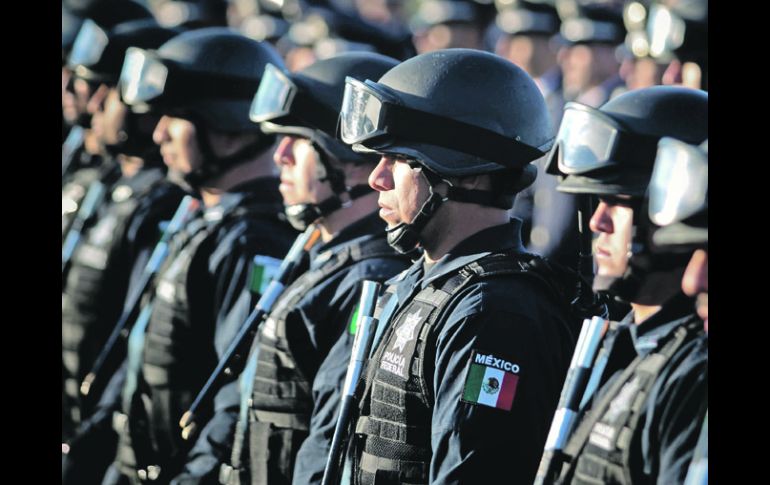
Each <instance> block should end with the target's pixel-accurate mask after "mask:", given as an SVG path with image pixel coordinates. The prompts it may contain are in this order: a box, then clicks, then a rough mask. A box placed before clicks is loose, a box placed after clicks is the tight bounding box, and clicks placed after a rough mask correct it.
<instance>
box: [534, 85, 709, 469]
mask: <svg viewBox="0 0 770 485" xmlns="http://www.w3.org/2000/svg"><path fill="white" fill-rule="evenodd" d="M587 134H588V135H590V136H587ZM707 134H708V96H707V95H706V93H704V92H702V91H697V90H692V89H687V88H675V87H665V86H656V87H650V88H645V89H640V90H636V91H630V92H628V93H625V94H623V95H620V96H618V97H617V98H615V99H613V100H612V101H609V102H607V103H606V104H604V105H603V106H602V107H601V108H600V109H598V110H595V109H592V108H590V107H587V106H584V105H579V104H568V105H567V107H566V109H565V113H564V117H563V119H562V123H561V127H560V129H559V134H558V135H557V140H556V144H555V148H554V149H553V151H552V153H551V162H550V165H549V168H550V169H551V170H554V171H556V170H558V171H559V172H560V173H561V174H563V175H566V178H565V179H564V180H563V182H562V183H561V184H560V186H559V190H564V191H567V192H572V193H582V194H595V195H598V197H599V201H600V202H599V204H598V206H597V208H596V211H595V212H594V214H593V217H592V218H591V223H590V226H591V230H592V231H593V232H594V233H597V234H598V237H597V239H596V247H595V257H596V264H597V266H598V271H597V275H596V277H595V279H594V289H595V290H598V291H607V292H609V294H610V295H612V296H614V297H616V298H620V299H622V300H624V301H627V302H629V303H630V304H631V308H632V311H631V312H630V313H629V314H628V315H627V316H626V317H625V318H624V319H623V320H622V321H621V322H619V323H611V324H610V331H608V333H607V335H606V336H605V338H604V341H603V343H602V347H601V349H600V350H599V354H598V356H597V359H596V364H595V365H594V368H593V371H592V375H591V378H590V379H589V385H588V390H587V391H586V393H587V394H588V395H589V396H591V400H590V401H588V403H587V405H586V406H585V407H584V408H583V409H582V410H581V417H580V418H579V419H580V422H579V424H578V425H577V427H576V428H575V431H574V432H573V434H572V436H571V437H570V438H569V441H568V442H567V446H566V449H565V454H566V456H567V460H566V464H565V465H564V466H563V467H562V469H561V471H560V474H559V476H558V478H557V479H556V482H557V483H597V482H603V483H649V482H655V483H680V482H681V481H682V480H683V479H684V475H685V473H686V471H687V464H688V462H689V458H690V456H691V455H692V450H693V448H694V447H695V442H696V439H697V437H698V433H699V431H700V429H699V428H700V420H699V419H697V418H696V419H693V417H694V416H703V413H704V412H705V407H706V406H707V401H708V397H707V391H706V381H707V376H708V374H707V349H708V347H707V342H704V339H705V335H704V333H703V328H702V327H703V326H702V324H701V322H700V320H699V319H698V317H697V315H695V314H694V312H693V304H692V300H691V299H689V298H688V297H687V296H685V295H684V294H682V293H681V290H680V282H681V278H682V273H683V271H684V269H685V266H686V264H687V261H688V259H689V257H690V253H688V252H684V253H682V252H677V251H665V252H657V253H654V252H652V251H651V248H650V244H649V236H650V232H651V229H652V227H651V225H650V224H648V223H647V221H648V218H647V215H646V213H645V212H646V211H645V210H644V209H643V200H644V194H645V191H646V190H647V187H648V184H649V182H650V177H651V174H652V168H653V162H654V161H655V153H656V150H657V143H658V140H659V139H660V138H661V137H663V136H668V137H673V138H676V139H678V140H680V141H683V142H686V143H700V142H702V141H703V140H704V139H705V138H706V137H707ZM670 174H671V172H670V171H669V176H670Z"/></svg>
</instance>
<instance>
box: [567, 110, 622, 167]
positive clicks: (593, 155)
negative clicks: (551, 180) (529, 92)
mask: <svg viewBox="0 0 770 485" xmlns="http://www.w3.org/2000/svg"><path fill="white" fill-rule="evenodd" d="M617 136H618V129H617V128H616V127H614V126H613V125H612V124H611V123H610V122H609V121H608V120H605V119H604V118H603V117H601V116H599V115H597V114H595V113H592V112H591V111H587V110H585V109H579V108H575V107H569V106H568V107H567V108H566V109H565V111H564V117H563V118H562V120H561V125H560V126H559V133H558V134H557V135H556V143H555V144H554V146H558V150H559V170H560V171H561V172H562V173H564V174H567V175H569V174H579V173H584V172H588V171H591V170H594V169H596V168H599V167H601V166H603V165H607V164H609V163H610V157H611V156H612V151H613V148H614V147H615V139H616V138H617Z"/></svg>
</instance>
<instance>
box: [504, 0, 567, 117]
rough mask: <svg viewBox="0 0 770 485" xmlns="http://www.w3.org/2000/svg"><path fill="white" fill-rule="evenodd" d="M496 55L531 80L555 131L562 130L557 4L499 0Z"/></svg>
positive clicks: (527, 0)
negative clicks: (541, 94) (522, 71)
mask: <svg viewBox="0 0 770 485" xmlns="http://www.w3.org/2000/svg"><path fill="white" fill-rule="evenodd" d="M495 7H496V8H497V16H496V17H495V28H496V29H498V30H499V31H500V34H499V35H498V37H497V39H496V41H495V54H497V55H499V56H501V57H505V58H506V59H508V60H509V61H511V62H513V63H514V64H516V65H517V66H519V67H521V68H522V69H524V70H525V71H527V74H529V75H530V76H532V78H533V79H534V80H535V83H536V84H537V86H538V87H539V88H540V91H541V92H542V93H543V97H544V98H545V102H546V105H547V106H548V111H549V114H550V115H551V121H552V123H553V126H554V129H555V128H556V127H557V126H559V120H560V119H561V111H562V108H563V107H564V99H563V98H562V95H561V89H562V75H561V69H560V68H559V65H558V64H557V62H556V53H557V51H558V46H557V45H556V44H555V42H554V40H553V38H554V35H556V34H558V33H559V25H560V24H561V21H560V20H559V16H558V14H557V12H556V8H555V7H554V0H496V1H495Z"/></svg>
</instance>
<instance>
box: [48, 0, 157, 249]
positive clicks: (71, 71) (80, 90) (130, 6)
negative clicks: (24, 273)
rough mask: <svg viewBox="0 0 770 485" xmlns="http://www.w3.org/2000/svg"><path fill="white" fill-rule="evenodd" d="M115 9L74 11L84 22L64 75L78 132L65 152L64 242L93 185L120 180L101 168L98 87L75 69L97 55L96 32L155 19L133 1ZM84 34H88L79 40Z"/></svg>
mask: <svg viewBox="0 0 770 485" xmlns="http://www.w3.org/2000/svg"><path fill="white" fill-rule="evenodd" d="M111 3H112V2H108V1H105V0H96V1H92V2H89V5H88V8H85V7H82V8H80V9H75V8H73V9H72V12H73V13H75V14H78V15H81V16H82V17H84V18H85V20H84V21H83V23H82V24H81V27H80V30H79V31H78V35H77V37H76V38H75V41H74V43H73V46H72V50H71V51H70V54H69V57H68V60H67V66H66V68H65V69H63V70H62V74H63V78H62V84H63V87H64V89H63V92H62V107H63V109H64V111H65V112H66V113H68V114H67V117H68V118H70V119H73V120H74V122H75V123H76V126H77V127H79V128H75V129H74V130H70V131H71V139H68V140H66V141H65V146H62V240H64V239H65V236H66V234H67V233H68V231H69V229H70V227H71V226H72V224H73V222H74V221H75V217H76V216H77V214H78V211H79V209H80V207H81V202H83V199H84V198H85V196H86V194H87V193H88V189H89V188H90V186H91V183H92V182H94V181H99V182H100V183H102V184H104V185H105V186H106V187H107V188H109V187H110V186H111V185H112V184H113V183H115V181H116V180H117V179H118V178H119V177H120V170H119V168H118V166H117V164H116V163H102V157H101V156H100V154H99V151H100V150H99V144H98V142H97V140H96V137H95V135H94V134H93V133H92V131H91V129H90V128H91V115H92V114H93V112H94V111H95V110H96V108H97V106H98V105H99V103H100V102H101V96H94V94H96V90H97V88H98V86H99V83H97V82H94V81H91V80H88V79H85V78H83V77H82V76H79V75H78V74H77V73H76V72H75V68H76V67H77V64H79V63H80V60H81V59H82V58H83V56H84V55H85V56H87V55H89V54H90V53H91V52H94V49H97V50H98V46H100V45H101V44H100V43H99V40H103V38H101V39H98V40H97V39H95V38H93V37H92V36H91V35H89V33H93V32H94V31H95V30H96V27H100V28H101V29H103V30H109V29H111V28H112V27H114V26H115V25H117V24H119V23H122V22H127V21H130V20H139V19H149V18H152V14H151V13H150V11H149V10H148V9H147V8H146V7H144V6H142V5H140V4H138V3H136V2H134V1H124V2H117V3H115V4H114V5H108V4H111ZM84 26H85V28H84ZM84 30H85V31H86V32H85V33H83V34H81V31H84ZM65 78H66V79H65Z"/></svg>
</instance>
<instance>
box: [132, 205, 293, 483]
mask: <svg viewBox="0 0 770 485" xmlns="http://www.w3.org/2000/svg"><path fill="white" fill-rule="evenodd" d="M280 210H281V207H280V205H279V204H269V203H253V202H252V203H246V204H244V205H241V206H238V207H236V208H235V209H233V210H229V211H228V212H226V213H224V214H223V213H222V212H213V213H212V212H211V211H209V212H208V213H206V215H204V217H203V218H201V217H197V218H195V219H193V220H191V221H190V222H189V223H188V224H187V225H186V226H185V228H184V230H183V232H182V233H180V234H178V235H177V237H174V238H173V239H172V248H171V251H170V255H171V256H170V257H169V259H168V260H167V261H166V262H165V263H164V267H163V268H162V269H161V271H160V272H159V273H158V281H157V284H156V286H155V293H154V299H153V311H152V315H151V317H150V322H149V324H148V327H147V333H146V336H145V339H144V349H143V359H142V366H141V374H142V375H141V378H140V379H139V383H138V388H137V392H136V393H135V394H136V396H135V397H134V398H133V399H132V400H131V402H130V404H131V408H129V409H125V408H124V412H125V413H126V414H127V415H128V422H127V424H125V425H122V426H121V428H122V430H121V431H119V432H122V434H123V436H122V437H121V440H120V442H119V449H118V463H119V465H120V468H121V472H122V473H123V474H125V475H128V476H129V477H130V478H132V479H133V478H135V477H136V475H137V473H136V472H137V470H139V471H141V470H147V469H156V470H159V473H160V474H161V479H162V480H168V479H170V478H171V477H173V476H174V475H175V474H176V473H178V472H179V470H180V468H181V466H182V464H183V463H184V459H185V456H186V454H187V452H188V451H189V449H190V447H191V446H192V445H193V444H194V443H193V442H188V441H184V440H183V439H182V437H181V429H180V428H179V425H178V422H179V419H180V418H181V416H182V414H183V413H184V412H185V411H186V410H187V409H188V408H189V406H190V404H192V401H193V399H194V398H195V396H196V394H197V392H198V391H199V390H200V388H201V387H203V384H204V383H205V381H206V379H207V377H208V376H209V374H210V373H211V371H212V369H214V367H215V366H216V364H217V355H216V352H215V350H214V346H213V342H214V327H213V325H212V326H210V327H207V328H193V326H192V325H191V323H192V322H191V315H190V301H189V300H188V279H189V269H190V264H191V262H192V261H193V259H194V258H196V257H199V256H197V255H198V253H199V252H200V253H201V254H209V253H210V252H211V251H213V250H214V249H215V248H213V247H211V248H208V247H207V245H212V246H213V244H214V240H213V238H210V236H211V235H213V234H216V233H217V232H218V231H219V230H220V228H222V227H223V226H225V225H227V224H228V223H231V222H235V221H236V220H239V219H242V218H248V217H259V216H263V218H264V216H267V218H270V217H272V218H275V215H276V214H278V213H279V212H280ZM204 246H206V247H204ZM174 255H175V256H174ZM208 290H210V291H212V292H213V291H214V288H210V289H206V291H208ZM211 405H212V403H211V402H208V403H204V404H203V405H202V406H201V409H200V410H199V413H198V414H199V417H200V420H201V421H202V422H205V421H206V420H207V419H208V417H209V416H210V414H211ZM117 424H118V425H120V424H121V423H117ZM163 477H165V478H163Z"/></svg>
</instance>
